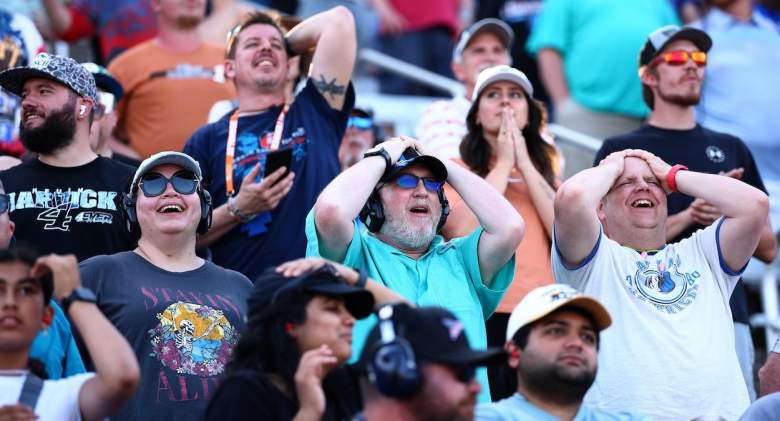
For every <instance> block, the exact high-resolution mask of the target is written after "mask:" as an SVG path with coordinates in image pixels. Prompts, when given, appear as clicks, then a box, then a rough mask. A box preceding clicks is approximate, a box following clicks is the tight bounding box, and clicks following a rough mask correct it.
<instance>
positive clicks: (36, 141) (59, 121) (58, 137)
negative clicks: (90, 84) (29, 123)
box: [19, 100, 76, 155]
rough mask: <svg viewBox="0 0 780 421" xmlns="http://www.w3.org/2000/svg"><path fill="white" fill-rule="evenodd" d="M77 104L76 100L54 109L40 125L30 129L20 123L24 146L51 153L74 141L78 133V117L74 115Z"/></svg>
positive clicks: (42, 153)
mask: <svg viewBox="0 0 780 421" xmlns="http://www.w3.org/2000/svg"><path fill="white" fill-rule="evenodd" d="M75 106H76V101H75V100H74V101H72V102H68V103H67V104H65V106H63V107H62V108H60V109H59V110H56V111H52V112H51V113H49V115H48V116H47V117H46V120H45V121H44V122H43V124H41V125H40V126H39V127H34V128H29V129H28V128H25V127H24V124H23V123H19V140H21V141H22V145H24V148H25V149H27V150H28V151H30V152H35V153H37V154H40V155H51V154H52V153H53V152H55V151H58V150H60V149H63V148H65V147H67V146H68V145H70V144H71V143H73V135H74V134H75V133H76V117H75V116H74V115H73V107H75Z"/></svg>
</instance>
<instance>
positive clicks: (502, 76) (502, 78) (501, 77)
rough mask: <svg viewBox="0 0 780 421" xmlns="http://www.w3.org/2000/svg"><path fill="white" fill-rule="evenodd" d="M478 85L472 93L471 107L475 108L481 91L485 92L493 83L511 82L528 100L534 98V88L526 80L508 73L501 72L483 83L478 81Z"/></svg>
mask: <svg viewBox="0 0 780 421" xmlns="http://www.w3.org/2000/svg"><path fill="white" fill-rule="evenodd" d="M478 82H479V84H478V86H477V87H476V89H474V93H473V94H472V96H471V101H472V106H475V105H476V103H477V98H479V96H480V95H481V94H482V91H484V90H485V88H487V87H488V86H490V85H491V84H493V83H496V82H511V83H514V84H516V85H518V86H520V87H521V88H522V89H523V91H525V94H526V95H528V97H529V98H533V96H534V87H533V86H532V85H531V82H530V81H529V80H528V79H523V78H521V77H520V76H518V75H517V74H514V73H510V72H501V73H496V74H494V75H491V76H490V77H488V78H487V79H485V80H484V81H478Z"/></svg>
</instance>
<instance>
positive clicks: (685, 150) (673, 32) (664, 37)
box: [594, 26, 777, 399]
mask: <svg viewBox="0 0 780 421" xmlns="http://www.w3.org/2000/svg"><path fill="white" fill-rule="evenodd" d="M711 46H712V40H711V38H710V37H709V35H707V34H706V33H705V32H703V31H701V30H699V29H695V28H690V27H683V28H678V27H676V26H665V27H662V28H659V29H657V30H656V31H654V32H653V33H651V34H650V35H649V37H648V39H647V42H646V43H645V45H644V48H643V49H642V51H641V53H640V59H639V72H640V76H641V79H642V92H643V97H644V100H645V102H646V103H647V105H648V106H649V107H650V108H651V109H652V113H651V114H650V118H649V120H648V121H647V124H645V125H644V126H643V127H641V128H639V129H637V130H635V131H633V132H630V133H627V134H625V135H622V136H618V137H614V138H611V139H607V140H606V141H605V142H604V143H603V145H602V147H601V150H599V152H598V153H597V154H596V161H595V162H594V164H597V163H598V162H600V161H601V160H602V159H603V158H604V157H606V156H608V155H609V154H611V153H612V152H615V151H620V150H623V149H644V150H647V151H650V152H652V153H654V154H655V155H657V156H658V157H660V158H661V159H663V160H664V161H666V162H673V163H677V164H681V165H685V166H687V167H688V168H690V169H691V170H692V171H698V172H704V173H710V174H723V175H726V176H729V177H734V178H738V179H740V180H742V181H744V182H745V183H747V184H750V185H751V186H753V187H756V188H758V189H759V190H762V191H763V192H765V193H766V188H765V187H764V183H763V181H762V179H761V175H760V174H759V171H758V169H757V167H756V163H755V161H754V159H753V155H752V154H751V152H750V150H749V149H748V148H747V146H746V145H745V144H744V143H743V142H742V141H741V140H740V139H738V138H736V137H734V136H731V135H729V134H725V133H718V132H715V131H712V130H709V129H706V128H704V127H702V126H701V125H700V124H698V123H697V122H696V120H695V118H694V108H695V107H696V105H697V104H698V103H699V99H700V96H701V89H702V84H703V82H704V77H705V69H706V67H707V52H708V51H709V50H710V47H711ZM667 209H668V214H669V220H668V222H667V224H666V240H667V241H668V242H670V243H674V242H678V241H680V240H683V239H685V238H688V237H690V236H691V235H692V234H693V233H694V232H696V231H698V230H700V229H703V228H706V227H707V226H709V225H711V224H712V223H714V222H715V221H717V220H718V219H719V218H720V217H721V216H722V212H721V211H720V210H719V209H718V208H717V207H715V206H713V205H712V204H711V203H708V202H706V201H704V200H702V199H696V198H694V197H691V196H687V195H683V194H672V195H670V196H669V200H668V201H667ZM776 253H777V241H776V238H775V236H774V235H773V232H772V227H771V225H770V222H769V221H768V220H767V223H766V226H765V228H764V230H763V231H762V235H761V240H760V241H759V243H758V247H757V248H756V250H755V252H754V256H755V257H756V258H758V259H760V260H762V261H764V262H767V263H769V262H771V261H772V260H774V258H775V255H776ZM730 306H731V314H732V318H733V321H734V329H735V335H736V347H737V355H738V356H739V360H740V366H741V368H742V374H743V377H744V379H745V382H746V383H747V385H748V391H749V393H750V396H751V399H755V396H756V394H755V387H754V385H753V360H754V355H753V341H752V338H751V335H750V326H749V324H748V323H749V320H748V310H747V297H746V294H745V287H744V286H743V283H742V280H740V281H739V282H738V283H737V285H736V287H735V289H734V292H733V293H732V294H731V301H730Z"/></svg>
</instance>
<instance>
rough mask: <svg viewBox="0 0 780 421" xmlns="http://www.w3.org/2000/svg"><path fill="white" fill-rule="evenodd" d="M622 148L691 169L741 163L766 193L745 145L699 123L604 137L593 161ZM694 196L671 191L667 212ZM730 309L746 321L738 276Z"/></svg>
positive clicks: (712, 170) (647, 127) (730, 166)
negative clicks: (650, 154) (655, 156)
mask: <svg viewBox="0 0 780 421" xmlns="http://www.w3.org/2000/svg"><path fill="white" fill-rule="evenodd" d="M624 149H644V150H646V151H649V152H652V153H653V154H655V155H657V156H658V157H659V158H661V159H663V160H664V161H666V163H668V164H669V165H675V164H682V165H685V166H686V167H688V169H690V170H691V171H697V172H703V173H708V174H718V173H719V172H721V171H723V172H728V171H730V170H733V169H734V168H739V167H741V168H744V169H745V172H744V174H743V175H742V178H741V180H742V181H744V182H745V183H747V184H750V185H751V186H753V187H755V188H757V189H760V190H761V191H763V192H764V193H766V188H765V187H764V182H763V181H762V180H761V175H760V174H759V173H758V168H757V167H756V162H755V160H754V159H753V154H751V153H750V150H749V149H748V147H747V146H745V144H744V143H743V142H742V141H741V140H740V139H739V138H737V137H734V136H732V135H729V134H726V133H719V132H715V131H712V130H709V129H706V128H704V127H702V126H700V125H698V124H697V125H696V126H695V127H694V128H692V129H689V130H670V129H662V128H659V127H655V126H651V125H644V126H642V127H640V128H639V129H637V130H634V131H633V132H630V133H626V134H624V135H621V136H617V137H613V138H610V139H607V140H605V141H604V143H603V144H602V145H601V149H599V151H598V153H596V158H595V159H594V165H598V163H599V162H600V161H601V160H602V159H604V158H605V157H606V156H608V155H609V154H611V153H612V152H616V151H622V150H624ZM693 200H694V198H693V197H691V196H688V195H685V194H682V193H672V194H670V195H669V196H667V209H668V212H669V215H674V214H677V213H680V212H682V211H684V210H685V209H687V208H688V206H690V205H691V202H693ZM702 228H705V227H704V226H703V225H698V224H693V225H691V226H689V227H688V228H687V229H685V230H684V231H683V232H682V233H680V235H678V236H677V237H675V238H673V239H672V240H671V241H670V243H676V242H678V241H680V240H682V239H684V238H688V237H690V236H691V234H693V233H694V232H696V231H697V230H700V229H702ZM734 269H740V268H734ZM731 312H732V316H733V318H734V320H735V321H737V322H741V323H748V310H747V299H746V297H745V291H744V286H743V285H742V281H741V280H740V282H739V283H738V284H737V287H736V288H735V289H734V293H733V294H732V296H731Z"/></svg>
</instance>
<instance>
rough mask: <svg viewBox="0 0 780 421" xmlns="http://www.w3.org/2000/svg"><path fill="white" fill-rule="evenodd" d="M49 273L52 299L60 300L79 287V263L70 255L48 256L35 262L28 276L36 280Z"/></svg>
mask: <svg viewBox="0 0 780 421" xmlns="http://www.w3.org/2000/svg"><path fill="white" fill-rule="evenodd" d="M49 272H51V274H52V276H53V280H54V298H56V299H58V300H62V299H63V298H65V297H67V296H68V295H70V293H71V292H73V290H74V289H76V288H78V287H80V286H81V275H80V273H79V263H78V261H77V260H76V256H74V255H72V254H68V255H59V254H50V255H48V256H42V257H39V258H38V260H36V261H35V265H33V267H32V269H30V276H31V277H33V278H38V277H40V276H43V275H45V274H47V273H49Z"/></svg>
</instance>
